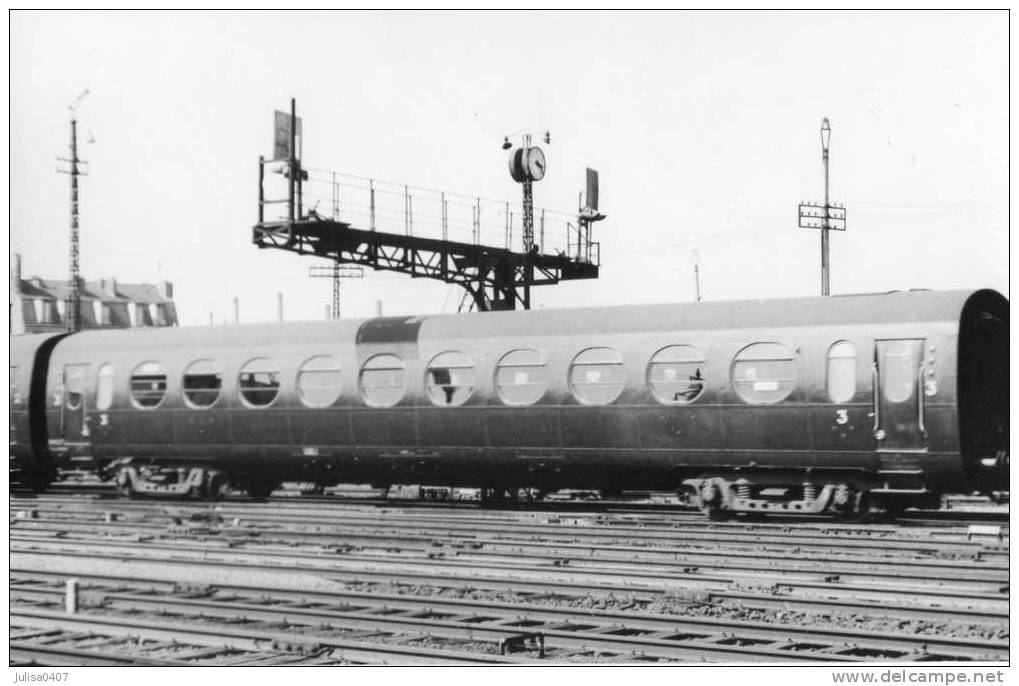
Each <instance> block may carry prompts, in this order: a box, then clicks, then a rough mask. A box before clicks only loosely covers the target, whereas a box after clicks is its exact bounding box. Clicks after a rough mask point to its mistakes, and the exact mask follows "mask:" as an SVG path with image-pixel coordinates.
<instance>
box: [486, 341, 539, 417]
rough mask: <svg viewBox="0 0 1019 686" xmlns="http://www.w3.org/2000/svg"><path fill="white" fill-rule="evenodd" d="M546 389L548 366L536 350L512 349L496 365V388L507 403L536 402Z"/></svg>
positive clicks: (524, 403)
mask: <svg viewBox="0 0 1019 686" xmlns="http://www.w3.org/2000/svg"><path fill="white" fill-rule="evenodd" d="M547 389H548V367H546V366H545V356H544V355H542V354H541V353H539V352H538V351H537V350H512V351H510V352H508V353H506V354H505V355H503V356H502V359H500V360H499V362H498V363H497V364H496V365H495V391H496V393H498V394H499V397H500V398H501V399H502V401H503V402H504V403H506V404H507V405H533V404H534V403H536V402H538V401H539V400H541V396H543V395H545V391H546V390H547Z"/></svg>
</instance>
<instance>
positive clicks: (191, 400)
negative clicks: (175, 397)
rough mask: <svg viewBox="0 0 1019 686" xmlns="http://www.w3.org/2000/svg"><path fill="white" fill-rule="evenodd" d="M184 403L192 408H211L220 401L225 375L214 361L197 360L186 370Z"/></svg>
mask: <svg viewBox="0 0 1019 686" xmlns="http://www.w3.org/2000/svg"><path fill="white" fill-rule="evenodd" d="M182 385H183V388H184V401H185V402H186V403H187V404H188V405H190V406H192V407H211V406H212V405H213V403H215V402H216V400H218V399H219V392H220V389H221V388H222V387H223V375H222V374H220V371H219V367H217V366H216V363H215V362H213V361H212V360H195V361H194V362H192V363H191V364H189V365H188V367H187V369H185V370H184V379H183V384H182Z"/></svg>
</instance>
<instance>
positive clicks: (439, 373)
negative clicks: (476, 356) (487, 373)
mask: <svg viewBox="0 0 1019 686" xmlns="http://www.w3.org/2000/svg"><path fill="white" fill-rule="evenodd" d="M425 390H426V391H427V392H428V397H429V399H430V400H431V401H432V402H433V403H435V404H436V405H463V404H464V403H465V402H467V399H468V398H470V397H471V395H472V394H473V393H474V365H473V364H472V363H471V358H469V357H467V355H465V354H463V353H459V352H446V353H439V354H438V355H436V356H435V357H434V358H433V359H432V361H431V363H429V365H428V370H427V371H426V372H425Z"/></svg>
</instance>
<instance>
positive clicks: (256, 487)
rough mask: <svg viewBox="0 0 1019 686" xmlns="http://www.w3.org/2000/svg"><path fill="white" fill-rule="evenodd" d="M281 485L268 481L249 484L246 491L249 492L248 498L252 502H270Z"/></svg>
mask: <svg viewBox="0 0 1019 686" xmlns="http://www.w3.org/2000/svg"><path fill="white" fill-rule="evenodd" d="M278 485H279V484H275V483H271V482H268V481H260V482H258V483H254V484H248V486H247V487H246V488H245V489H244V490H245V491H247V492H248V496H249V497H250V498H251V499H252V500H268V499H269V496H270V495H272V492H273V491H275V490H276V488H277V487H278Z"/></svg>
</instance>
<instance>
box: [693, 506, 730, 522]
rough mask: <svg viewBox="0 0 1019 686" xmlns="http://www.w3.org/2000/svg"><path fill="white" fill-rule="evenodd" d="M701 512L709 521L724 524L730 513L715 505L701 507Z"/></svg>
mask: <svg viewBox="0 0 1019 686" xmlns="http://www.w3.org/2000/svg"><path fill="white" fill-rule="evenodd" d="M700 509H701V512H703V513H704V514H705V515H707V517H708V519H709V520H710V521H712V522H724V521H725V520H726V519H728V518H729V515H730V513H729V511H728V510H726V509H725V508H722V507H719V506H718V505H715V504H714V503H712V504H708V505H701V508H700Z"/></svg>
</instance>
